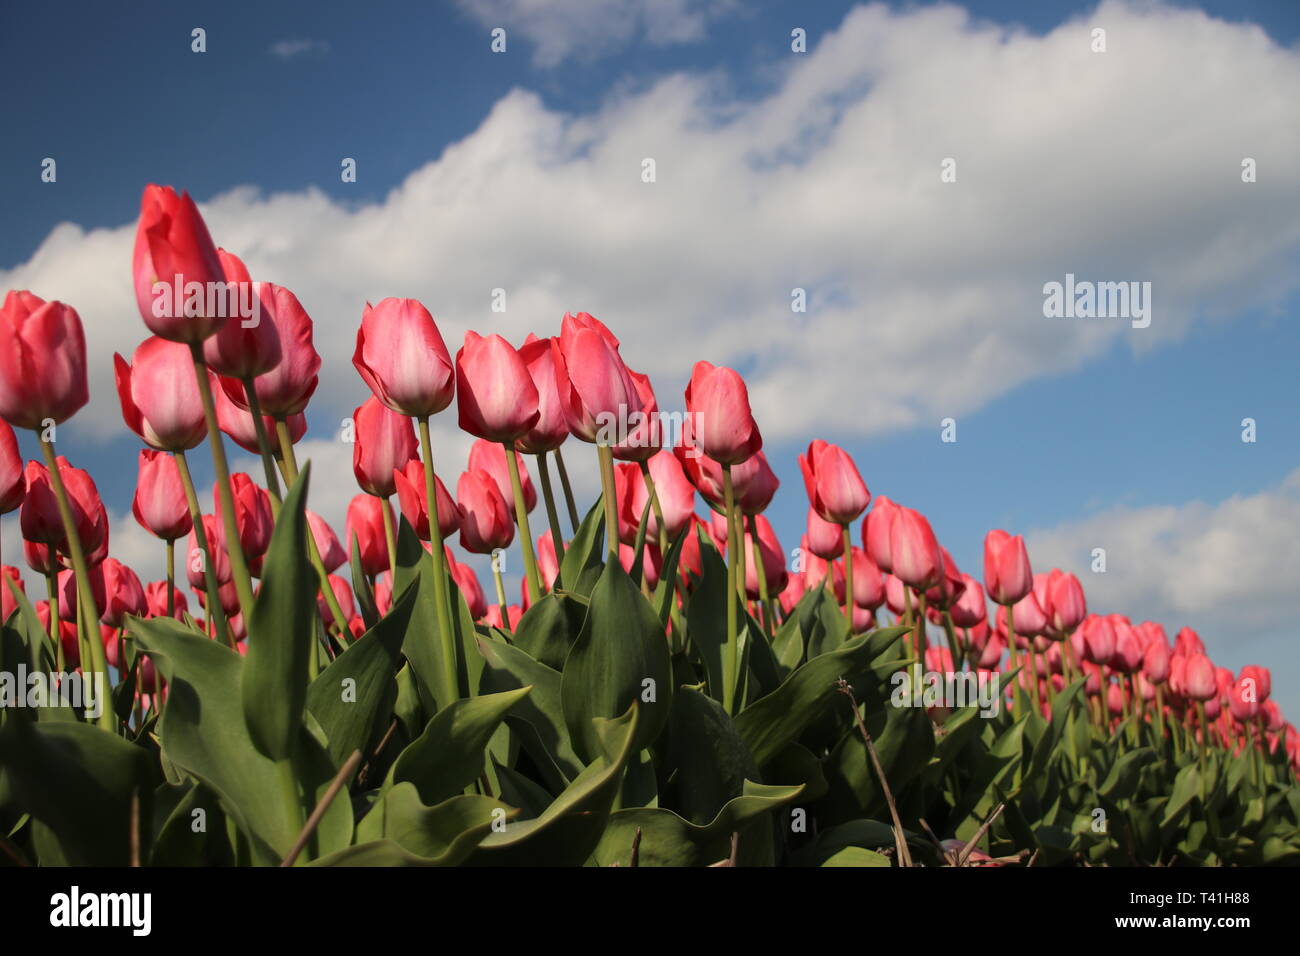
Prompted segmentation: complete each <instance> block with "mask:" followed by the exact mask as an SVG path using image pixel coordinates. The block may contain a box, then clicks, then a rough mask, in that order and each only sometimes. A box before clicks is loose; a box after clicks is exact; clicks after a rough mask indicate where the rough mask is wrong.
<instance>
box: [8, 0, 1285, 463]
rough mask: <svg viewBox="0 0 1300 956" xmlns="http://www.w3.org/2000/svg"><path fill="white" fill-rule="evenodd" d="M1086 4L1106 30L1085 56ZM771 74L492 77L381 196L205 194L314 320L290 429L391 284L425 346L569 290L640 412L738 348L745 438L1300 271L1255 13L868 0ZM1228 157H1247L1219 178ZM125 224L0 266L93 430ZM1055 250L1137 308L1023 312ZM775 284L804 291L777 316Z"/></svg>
mask: <svg viewBox="0 0 1300 956" xmlns="http://www.w3.org/2000/svg"><path fill="white" fill-rule="evenodd" d="M1094 21H1095V22H1100V23H1104V24H1105V25H1106V28H1107V30H1108V42H1109V52H1107V53H1104V54H1094V53H1092V52H1090V49H1089V26H1090V24H1091V23H1092V22H1094ZM813 39H814V40H817V39H818V38H815V37H814V38H813ZM781 69H783V70H784V74H783V75H782V76H781V78H780V82H779V83H777V85H776V87H775V89H774V91H773V92H772V93H771V94H770V95H767V96H766V97H764V98H761V99H758V100H755V101H750V100H745V99H737V98H735V97H734V95H733V94H731V93H730V92H728V86H727V84H726V81H725V79H723V78H720V77H718V76H716V75H709V76H701V75H685V74H676V75H672V76H669V77H667V78H664V79H663V80H661V81H660V82H658V83H656V84H655V85H654V86H652V87H651V88H649V89H647V90H644V91H642V92H638V93H619V94H611V95H610V96H609V98H608V99H607V100H606V102H605V103H604V105H603V106H602V107H601V108H600V109H599V110H597V111H596V112H594V113H591V114H584V115H570V114H565V113H561V112H557V111H555V110H551V109H548V108H546V106H545V105H544V104H543V102H542V101H541V100H540V99H539V98H538V97H537V96H536V95H534V94H532V93H529V92H525V91H521V90H516V91H514V92H512V93H510V94H509V95H507V96H506V97H504V98H502V99H501V100H500V101H499V102H498V103H497V104H496V105H495V106H494V108H493V109H492V110H491V112H490V113H489V115H488V116H487V117H486V118H485V119H484V120H483V122H482V124H481V125H480V127H479V128H478V129H477V130H475V131H474V132H473V133H472V134H470V135H469V136H467V137H465V138H464V139H463V140H461V141H459V142H456V143H453V144H452V145H450V146H449V147H448V148H447V149H446V151H445V152H444V154H443V155H442V156H441V157H440V158H438V159H437V160H435V161H431V162H429V163H427V164H426V165H424V166H423V167H421V168H419V169H417V170H415V171H414V172H412V173H411V174H410V175H409V176H408V178H407V179H406V180H405V181H404V182H403V183H402V184H401V185H400V186H399V187H397V188H396V189H394V190H393V191H392V192H391V193H390V194H389V195H388V196H387V197H386V198H385V199H384V200H383V201H382V202H379V203H375V204H369V205H366V204H354V203H351V202H346V203H345V202H336V201H333V200H332V199H330V198H329V197H327V196H326V195H324V194H323V193H321V192H319V191H317V190H314V189H312V190H306V191H304V192H298V193H289V194H275V195H269V196H268V195H263V194H261V193H259V192H258V191H257V190H255V189H254V188H252V187H243V188H239V189H235V190H232V191H230V192H228V193H225V194H223V195H221V196H218V197H217V198H215V199H214V200H212V201H211V202H208V203H206V204H205V206H204V211H205V215H206V216H207V218H208V221H209V224H210V225H211V227H212V231H213V234H214V235H215V236H216V237H217V240H218V242H220V243H221V244H223V245H224V246H226V247H227V248H229V249H232V250H234V251H236V252H238V253H239V254H241V255H242V256H243V257H244V258H245V260H246V261H247V263H248V264H249V266H250V268H251V270H252V272H253V274H254V276H255V277H256V278H264V279H268V280H271V281H275V282H280V283H283V284H284V285H287V286H289V287H290V288H292V289H293V290H294V291H295V292H297V293H298V295H299V298H300V299H301V300H302V302H303V303H304V305H305V306H306V308H307V309H308V310H309V312H310V313H311V314H312V315H313V316H314V317H315V320H316V323H317V325H316V343H317V347H318V349H319V350H320V351H321V353H322V355H323V359H324V367H323V370H322V375H323V378H324V382H325V384H324V385H322V388H321V389H320V391H319V392H318V393H317V396H316V398H315V399H314V400H313V404H312V407H311V409H310V411H309V417H310V418H311V420H312V421H313V423H316V425H317V426H319V425H320V424H321V423H323V422H328V421H330V420H331V419H333V420H334V421H337V419H338V417H341V416H342V415H346V414H349V413H350V411H351V409H352V408H353V407H354V406H355V405H356V404H358V403H359V401H360V400H361V398H362V397H364V394H365V390H364V386H363V384H362V383H361V380H360V378H359V377H358V376H357V375H356V374H355V372H354V371H353V370H352V369H351V367H350V359H351V354H352V350H353V347H354V343H355V330H356V327H357V325H358V323H359V321H360V315H361V309H362V305H363V303H364V302H365V301H366V300H371V301H377V300H378V299H380V298H382V297H384V296H390V295H393V296H414V297H417V298H419V299H421V300H422V301H424V302H425V303H426V304H427V305H428V306H429V308H430V309H431V311H432V312H433V313H434V315H435V316H436V317H437V318H438V320H439V323H440V325H441V327H442V329H443V333H444V335H445V337H446V339H447V341H448V344H449V346H450V347H451V348H452V349H453V351H454V350H455V348H456V347H457V346H458V345H459V343H460V341H461V338H462V336H463V333H464V331H465V330H466V329H470V328H473V329H477V330H480V331H486V330H495V331H499V332H501V333H502V334H504V335H506V336H507V337H509V338H510V339H511V340H513V341H516V342H518V341H520V340H522V339H523V337H524V336H525V334H526V333H528V332H529V331H536V332H538V333H540V334H551V333H554V332H555V331H556V329H557V327H558V321H559V317H560V315H561V314H562V313H563V312H565V311H566V310H579V309H585V310H587V311H590V312H592V313H594V314H595V315H597V316H599V317H601V318H602V319H604V320H605V321H606V322H608V323H609V324H610V325H611V326H612V327H613V328H614V329H615V330H616V332H617V333H618V334H619V336H620V337H621V338H622V339H623V341H624V349H623V351H624V355H625V356H626V358H627V359H628V361H629V363H630V364H632V365H633V366H635V367H639V368H641V369H643V370H645V371H647V372H649V373H650V374H651V375H652V376H653V377H654V379H655V382H656V385H657V387H658V390H659V393H660V396H661V400H660V405H661V407H664V408H665V409H672V408H674V407H678V405H679V403H680V394H681V392H680V389H681V387H682V386H683V385H684V383H685V381H686V379H687V377H688V375H689V370H690V366H691V364H692V363H693V362H694V361H695V360H696V359H700V358H707V359H709V360H711V361H713V362H715V363H722V364H730V365H734V366H736V367H738V368H740V369H742V370H743V371H744V372H745V373H746V374H747V375H748V377H749V381H750V383H751V390H752V391H751V394H752V397H753V400H754V403H755V407H756V410H757V414H758V417H759V421H760V424H761V426H762V428H763V430H764V433H765V435H766V436H767V437H768V438H769V440H774V439H782V438H784V439H796V438H798V439H802V440H807V439H808V438H809V437H811V436H812V435H813V434H814V433H816V434H818V435H820V436H821V437H826V438H835V437H847V436H853V437H864V436H868V435H871V434H875V433H879V432H882V431H886V430H890V429H896V428H902V427H908V426H912V425H915V424H917V423H919V422H927V423H935V422H938V421H939V419H940V418H942V417H944V416H948V415H954V416H955V415H960V414H963V413H966V412H970V411H972V410H974V409H976V408H978V407H979V406H981V405H982V404H983V403H985V402H987V401H989V400H990V399H992V398H994V397H996V396H998V395H1000V394H1003V393H1005V392H1006V391H1008V390H1010V389H1013V388H1015V387H1016V386H1017V385H1019V384H1021V383H1023V382H1025V381H1027V380H1030V379H1033V378H1037V377H1043V376H1051V375H1054V374H1057V373H1059V372H1062V371H1064V370H1069V369H1072V368H1075V367H1077V366H1079V365H1081V364H1083V363H1085V362H1087V361H1088V360H1090V359H1091V358H1094V357H1096V356H1097V355H1099V354H1100V353H1102V352H1103V351H1104V350H1106V349H1108V348H1109V347H1110V346H1111V345H1112V344H1113V343H1114V342H1115V341H1116V339H1122V340H1124V341H1125V342H1126V343H1128V344H1129V345H1130V346H1131V347H1133V348H1145V347H1150V346H1154V345H1157V344H1159V343H1160V342H1162V341H1166V340H1168V339H1170V338H1175V337H1177V336H1180V335H1182V334H1184V333H1185V332H1186V330H1187V328H1188V327H1189V325H1190V324H1191V323H1192V322H1194V321H1203V320H1205V319H1206V318H1224V317H1229V318H1230V317H1231V316H1233V315H1239V314H1243V313H1244V312H1245V311H1246V310H1249V309H1253V308H1261V307H1262V308H1275V307H1277V306H1278V305H1279V303H1281V302H1282V301H1283V300H1284V299H1285V297H1286V296H1287V295H1288V294H1290V293H1291V292H1293V291H1294V289H1295V288H1296V285H1297V283H1298V282H1300V278H1298V277H1300V272H1297V271H1296V269H1295V268H1294V264H1295V261H1296V257H1297V253H1298V252H1300V220H1297V218H1296V217H1295V215H1294V210H1295V209H1296V208H1297V207H1298V206H1300V167H1298V166H1297V163H1296V157H1297V156H1300V122H1298V121H1297V120H1298V119H1300V108H1298V107H1297V101H1296V99H1295V98H1294V96H1292V95H1291V92H1292V91H1293V90H1295V89H1297V88H1300V52H1298V51H1296V50H1286V49H1282V48H1279V47H1277V46H1276V45H1274V44H1273V43H1271V41H1269V39H1268V38H1267V37H1266V36H1265V34H1264V33H1263V32H1262V31H1261V30H1259V29H1258V28H1256V27H1252V26H1242V25H1229V24H1225V23H1222V22H1219V21H1214V20H1211V19H1209V18H1208V17H1206V16H1205V15H1204V14H1202V13H1200V12H1195V11H1183V10H1174V9H1170V8H1167V7H1161V6H1148V5H1144V6H1141V7H1129V6H1126V5H1124V4H1122V3H1106V4H1103V5H1102V6H1101V8H1100V9H1099V11H1098V12H1097V13H1096V15H1095V16H1094V17H1091V18H1089V19H1088V20H1075V21H1072V22H1070V23H1067V24H1064V25H1062V26H1060V27H1058V28H1057V29H1055V30H1053V31H1052V32H1051V33H1049V34H1047V35H1045V36H1031V35H1028V34H1024V33H1021V32H1017V31H1006V30H1003V29H1001V28H998V27H994V26H989V25H986V24H973V23H972V22H971V21H970V20H969V19H968V17H967V16H966V14H965V13H964V12H963V11H961V10H960V9H957V8H954V7H939V8H924V9H918V10H910V11H906V12H900V13H893V12H891V11H889V10H888V9H886V8H884V7H881V6H871V7H863V8H858V9H855V10H854V11H852V12H851V13H850V14H849V15H848V16H847V17H846V19H845V21H844V23H843V24H842V25H841V27H840V28H839V29H838V30H837V31H835V32H833V33H830V34H827V35H825V36H824V37H821V38H820V40H819V41H818V42H817V44H816V46H815V48H814V49H813V50H812V51H811V52H809V53H808V54H806V55H803V56H795V55H790V58H789V61H788V63H783V65H782V66H781ZM647 156H648V157H653V158H654V159H655V160H656V162H657V173H658V181H657V182H655V183H653V184H647V183H643V182H642V181H641V178H640V175H641V163H642V159H643V158H644V157H647ZM949 156H951V157H955V158H956V159H957V161H958V180H957V182H956V183H952V184H944V183H941V182H940V178H939V172H940V161H941V160H942V159H943V158H945V157H949ZM1243 156H1250V157H1253V158H1254V159H1256V160H1257V162H1258V163H1259V170H1260V181H1259V182H1258V183H1255V184H1251V185H1246V184H1243V183H1242V182H1241V180H1240V175H1239V169H1240V162H1241V158H1242V157H1243ZM361 174H362V175H363V176H364V175H365V172H364V168H363V169H362V170H361ZM178 185H182V186H183V185H184V184H183V183H182V184H178ZM132 237H133V227H132V226H130V225H128V226H123V227H120V228H116V229H95V230H90V231H87V230H84V229H82V228H81V227H79V226H76V225H73V224H70V223H65V224H62V225H60V226H59V227H57V228H56V229H54V230H53V231H52V232H51V233H50V235H49V236H48V237H47V238H46V239H45V241H44V242H43V243H42V244H41V245H40V247H39V249H38V250H37V251H36V253H35V254H34V255H33V256H32V258H31V259H30V260H29V261H27V262H25V263H22V264H20V265H18V266H16V267H15V268H13V269H11V270H9V271H8V272H3V273H0V287H3V288H8V287H15V288H30V289H32V290H33V291H35V292H37V293H38V294H41V295H44V296H47V297H57V298H60V299H63V300H64V301H67V302H70V303H72V304H74V305H76V306H77V307H78V308H79V309H80V310H81V313H82V316H83V319H84V320H85V323H86V327H87V337H88V340H89V345H90V354H91V355H92V357H93V362H94V364H93V369H94V371H93V379H92V394H93V396H94V400H93V401H92V403H91V405H90V406H88V407H87V408H86V409H84V410H83V411H82V412H81V413H80V414H79V415H78V416H77V417H76V418H75V419H73V421H72V425H71V427H72V428H73V429H74V431H76V430H80V435H79V436H78V437H79V438H85V439H95V438H96V437H99V436H105V435H112V434H119V433H121V432H122V427H121V424H120V421H119V419H118V408H117V402H116V398H115V396H114V394H113V391H112V373H111V362H110V361H109V358H108V356H109V355H111V353H112V352H113V351H122V352H127V353H129V352H130V350H131V349H132V348H133V347H134V346H135V344H136V343H137V342H138V340H139V339H140V338H141V337H142V336H143V334H144V331H145V330H144V327H143V325H142V324H141V323H140V321H139V318H138V316H137V314H136V309H135V305H134V299H133V296H132V291H131V284H130V281H129V272H128V270H127V267H126V263H128V262H130V250H131V242H132ZM1067 272H1073V273H1074V274H1076V275H1077V276H1079V277H1080V278H1081V279H1085V278H1087V279H1104V280H1116V281H1119V280H1129V279H1132V280H1143V281H1151V282H1152V283H1153V285H1154V290H1153V295H1154V302H1155V315H1154V320H1153V322H1152V324H1151V327H1150V328H1148V329H1144V330H1135V329H1131V328H1130V327H1129V325H1128V323H1127V322H1125V321H1123V320H1116V319H1074V320H1069V319H1046V318H1044V317H1043V315H1042V301H1043V296H1042V287H1043V284H1044V283H1045V282H1048V281H1053V280H1061V279H1062V278H1063V277H1064V275H1065V274H1066V273H1067ZM796 286H799V287H803V288H806V289H807V290H808V292H809V296H810V303H811V304H810V311H809V312H808V314H807V315H792V313H791V311H790V295H791V289H792V288H793V287H796ZM498 287H500V288H504V289H505V290H506V291H507V295H508V300H507V305H508V311H507V312H506V313H504V314H497V313H493V312H492V311H491V309H490V304H491V296H492V290H493V289H495V288H498ZM453 415H454V411H449V412H448V413H447V414H446V415H445V416H441V417H442V418H445V419H446V421H445V422H442V423H440V425H439V427H441V428H446V429H450V428H451V426H452V425H453V423H454V418H453V417H452V416H453Z"/></svg>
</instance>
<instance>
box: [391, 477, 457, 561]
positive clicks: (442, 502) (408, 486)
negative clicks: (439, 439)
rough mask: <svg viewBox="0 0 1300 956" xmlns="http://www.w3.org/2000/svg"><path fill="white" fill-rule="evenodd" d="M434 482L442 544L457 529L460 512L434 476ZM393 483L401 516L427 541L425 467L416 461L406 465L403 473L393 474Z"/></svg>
mask: <svg viewBox="0 0 1300 956" xmlns="http://www.w3.org/2000/svg"><path fill="white" fill-rule="evenodd" d="M433 480H434V484H435V491H434V494H435V496H436V497H437V499H438V504H437V508H438V528H439V529H440V530H441V531H442V537H443V540H444V541H445V540H446V539H447V538H448V537H450V536H451V535H452V534H454V533H455V532H456V529H457V528H459V527H460V511H459V510H458V509H457V508H456V502H455V501H454V500H452V497H451V495H450V494H449V493H448V491H447V488H446V486H445V485H443V483H442V479H441V478H439V477H438V476H437V475H434V476H433ZM393 481H394V482H395V483H396V485H397V503H398V504H399V505H400V506H401V509H402V515H403V516H404V517H405V518H406V520H407V521H408V522H410V525H411V527H412V528H413V529H414V531H415V533H416V535H417V536H418V537H419V538H420V540H422V541H428V540H429V496H428V494H427V492H426V487H427V486H426V485H425V483H424V464H423V463H422V462H421V461H420V460H419V459H418V458H416V459H413V460H412V461H408V462H407V463H406V468H405V469H403V470H402V471H394V472H393Z"/></svg>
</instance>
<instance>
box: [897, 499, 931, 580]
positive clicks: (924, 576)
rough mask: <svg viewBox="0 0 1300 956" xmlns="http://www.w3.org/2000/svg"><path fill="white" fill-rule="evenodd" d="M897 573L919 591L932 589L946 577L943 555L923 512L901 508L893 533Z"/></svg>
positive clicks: (898, 511)
mask: <svg viewBox="0 0 1300 956" xmlns="http://www.w3.org/2000/svg"><path fill="white" fill-rule="evenodd" d="M889 554H890V561H891V562H892V564H893V573H894V574H895V575H897V576H898V577H899V578H900V579H901V580H902V581H903V582H904V583H905V584H907V585H909V586H911V587H913V588H916V589H917V590H922V591H923V590H928V589H929V588H932V587H934V585H936V584H938V583H939V581H940V580H941V579H942V577H943V556H942V555H941V554H940V553H939V542H938V541H936V540H935V537H934V532H933V531H932V530H931V529H930V522H929V521H927V520H926V519H925V516H924V515H922V514H921V513H920V512H919V511H913V510H912V509H911V508H903V507H899V508H898V510H897V511H896V512H895V514H894V521H893V525H892V526H891V527H890V530H889Z"/></svg>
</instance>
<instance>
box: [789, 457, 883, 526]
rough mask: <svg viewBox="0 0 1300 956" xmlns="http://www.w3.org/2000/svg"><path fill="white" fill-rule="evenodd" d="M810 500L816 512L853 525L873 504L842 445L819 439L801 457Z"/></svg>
mask: <svg viewBox="0 0 1300 956" xmlns="http://www.w3.org/2000/svg"><path fill="white" fill-rule="evenodd" d="M799 468H800V470H801V471H802V472H803V480H804V486H805V487H806V488H807V490H808V500H809V501H810V502H812V506H813V508H814V509H816V511H817V513H818V514H819V515H821V517H822V518H824V519H825V520H827V521H830V522H832V523H834V524H840V525H845V524H851V523H852V522H854V521H857V520H858V518H860V517H861V516H862V513H863V512H864V511H866V510H867V505H869V504H870V503H871V492H870V491H868V490H867V486H866V483H865V482H863V480H862V476H861V475H860V474H858V469H857V466H856V465H854V464H853V459H852V458H850V457H849V454H848V452H846V451H845V450H844V449H843V448H841V447H840V446H839V445H832V444H829V443H828V442H824V441H821V440H820V439H819V440H817V441H814V442H813V443H812V444H811V445H809V446H808V454H807V455H800V456H799Z"/></svg>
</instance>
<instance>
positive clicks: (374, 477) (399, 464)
mask: <svg viewBox="0 0 1300 956" xmlns="http://www.w3.org/2000/svg"><path fill="white" fill-rule="evenodd" d="M352 420H353V424H354V427H355V430H356V433H355V441H354V442H353V445H352V473H353V474H354V475H356V478H357V484H358V485H360V486H361V490H362V491H364V492H366V493H367V494H370V495H375V496H377V497H380V498H388V497H389V496H390V495H394V494H396V493H397V484H396V482H395V481H394V480H393V472H395V471H401V470H403V469H405V468H406V466H407V465H408V464H409V463H410V462H412V461H416V460H417V459H418V456H419V445H418V443H417V442H416V438H415V430H414V429H413V428H412V427H411V419H410V418H408V417H407V416H405V415H401V414H399V413H397V412H395V411H393V410H392V409H390V408H388V406H386V405H384V404H383V403H382V402H381V401H379V399H377V398H375V397H374V396H373V395H372V396H371V397H370V398H368V399H366V400H365V402H363V403H362V404H361V405H360V407H358V408H357V410H356V411H354V412H353V413H352Z"/></svg>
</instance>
